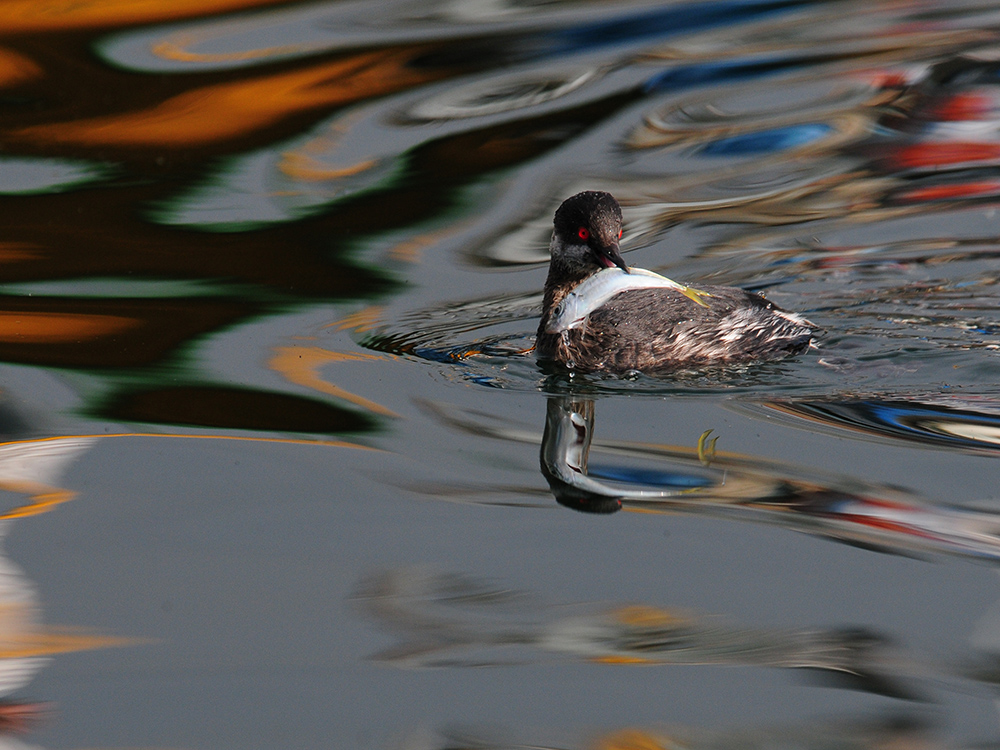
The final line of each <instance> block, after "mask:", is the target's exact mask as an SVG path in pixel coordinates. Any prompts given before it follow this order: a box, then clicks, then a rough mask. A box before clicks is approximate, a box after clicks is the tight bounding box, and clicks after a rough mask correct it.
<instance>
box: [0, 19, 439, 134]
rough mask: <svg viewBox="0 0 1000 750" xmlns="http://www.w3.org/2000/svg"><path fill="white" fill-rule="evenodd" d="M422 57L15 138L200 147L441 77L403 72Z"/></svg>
mask: <svg viewBox="0 0 1000 750" xmlns="http://www.w3.org/2000/svg"><path fill="white" fill-rule="evenodd" d="M0 23H2V21H0ZM421 51H423V50H422V48H421V49H420V50H414V49H408V50H405V51H400V50H381V51H377V52H369V53H365V54H359V55H355V56H353V57H350V58H347V59H341V60H337V61H335V62H327V63H323V64H321V65H315V66H313V67H311V68H307V69H305V70H294V71H291V72H286V73H276V74H274V75H269V76H258V77H256V78H252V79H249V80H244V81H233V82H229V83H221V84H216V85H213V86H204V87H202V88H199V89H195V90H193V91H187V92H185V93H183V94H179V95H177V96H175V97H172V98H170V99H167V100H166V101H164V102H162V103H161V104H158V105H157V106H155V107H152V108H150V109H145V110H141V111H139V112H128V113H124V114H118V115H110V116H107V117H94V118H91V119H89V120H72V121H69V122H60V123H50V124H45V125H35V126H32V127H29V128H25V129H23V130H19V131H15V132H14V133H13V135H14V136H16V137H20V138H24V139H27V140H30V141H33V142H37V143H51V142H57V143H74V144H79V145H87V146H95V145H118V146H135V147H160V148H162V147H170V148H181V147H189V146H205V145H208V144H212V143H216V142H218V141H222V140H226V139H229V138H235V137H238V136H242V135H246V134H247V133H250V132H252V131H254V130H257V129H259V128H264V127H268V126H270V125H274V124H276V123H278V122H280V121H281V120H282V119H284V118H286V117H289V116H290V115H295V114H300V113H302V112H306V111H308V110H312V109H317V108H322V107H333V106H339V105H343V104H347V103H349V102H354V101H358V100H361V99H366V98H369V97H372V96H377V95H381V94H386V93H389V92H392V91H398V90H400V89H404V88H407V87H409V86H413V85H416V84H420V83H425V82H427V81H428V80H430V79H432V78H435V77H439V76H440V75H441V74H435V73H431V72H429V71H426V70H424V71H418V70H416V69H412V68H409V67H407V64H408V63H409V62H410V60H412V59H413V58H414V57H415V56H416V55H417V54H419V52H421Z"/></svg>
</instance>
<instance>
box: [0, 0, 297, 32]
mask: <svg viewBox="0 0 1000 750" xmlns="http://www.w3.org/2000/svg"><path fill="white" fill-rule="evenodd" d="M287 2H288V0H4V2H3V3H2V4H0V29H3V31H4V32H6V33H8V34H9V33H12V32H25V31H55V30H63V29H82V28H92V27H94V26H126V25H130V24H136V23H150V22H154V21H169V20H176V19H180V18H191V17H197V16H205V15H208V14H210V13H221V12H225V11H233V10H243V9H246V8H258V7H261V6H266V5H281V4H285V3H287Z"/></svg>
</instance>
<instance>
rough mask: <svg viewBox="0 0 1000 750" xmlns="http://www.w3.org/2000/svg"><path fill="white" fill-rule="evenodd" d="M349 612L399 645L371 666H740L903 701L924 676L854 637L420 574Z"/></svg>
mask: <svg viewBox="0 0 1000 750" xmlns="http://www.w3.org/2000/svg"><path fill="white" fill-rule="evenodd" d="M355 601H356V603H357V604H358V606H359V608H360V609H361V610H362V611H363V612H364V613H365V614H366V615H368V616H369V617H370V618H372V619H373V620H375V621H377V622H378V623H379V624H380V625H382V626H383V627H385V628H387V629H389V630H391V631H392V632H393V633H395V634H396V635H397V636H398V638H399V640H398V643H397V644H396V645H394V646H392V647H390V648H388V649H385V650H384V651H382V652H380V653H379V654H377V655H376V656H375V657H374V658H375V659H376V660H377V661H381V662H383V663H386V664H391V665H392V666H396V667H408V668H419V667H457V666H464V667H470V666H476V667H482V666H496V665H502V664H507V665H509V664H516V663H531V662H537V661H540V660H545V659H547V658H560V657H561V658H563V659H565V658H569V659H576V660H583V661H589V662H595V663H601V664H619V665H666V664H689V665H690V664H702V665H730V666H733V665H741V666H756V667H771V668H780V669H799V670H803V669H804V670H816V673H822V674H823V676H824V678H825V679H824V682H827V683H833V684H835V685H837V686H844V687H850V688H854V689H859V690H864V691H867V692H872V693H878V694H880V695H888V696H892V697H896V698H906V699H915V698H919V697H921V696H920V691H919V690H918V689H917V688H916V687H915V680H914V678H915V677H917V676H923V673H925V672H926V671H927V669H928V667H927V666H926V665H919V664H916V663H911V662H910V661H909V660H908V659H907V658H906V657H905V656H903V655H902V654H900V653H899V652H898V651H897V649H896V648H895V647H894V646H893V645H892V644H891V643H890V642H889V641H888V639H886V638H884V637H882V636H880V635H879V634H877V633H874V632H871V631H869V630H865V629H861V628H810V629H792V628H742V627H734V626H728V625H724V624H720V623H719V621H718V620H717V618H715V617H708V616H702V615H698V614H695V613H692V612H689V611H686V610H680V609H664V608H661V607H656V606H652V605H647V604H630V605H625V604H617V605H616V604H611V605H593V604H583V603H578V604H570V605H567V604H565V603H559V604H553V603H548V602H544V601H541V600H539V599H538V598H537V597H534V596H530V595H528V594H525V593H521V592H516V591H512V590H510V589H508V588H505V587H503V586H498V585H493V584H490V583H487V582H483V581H479V580H475V579H472V578H469V577H466V576H461V575H456V574H450V573H441V572H437V571H434V570H431V569H426V568H420V567H405V568H396V569H391V570H386V571H382V572H379V573H376V574H373V575H370V576H368V577H367V578H365V579H364V580H363V581H362V582H361V583H360V584H359V586H358V589H357V592H356V594H355ZM568 612H572V614H568Z"/></svg>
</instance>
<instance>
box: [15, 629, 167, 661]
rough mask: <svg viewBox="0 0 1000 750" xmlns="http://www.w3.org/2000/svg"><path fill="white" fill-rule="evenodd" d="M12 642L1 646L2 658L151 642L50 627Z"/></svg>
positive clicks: (21, 634) (49, 654)
mask: <svg viewBox="0 0 1000 750" xmlns="http://www.w3.org/2000/svg"><path fill="white" fill-rule="evenodd" d="M9 640H10V641H11V642H8V643H7V644H0V659H23V658H25V657H30V656H51V655H52V654H66V653H70V652H72V651H89V650H91V649H95V648H110V647H112V646H137V645H140V644H143V643H149V642H150V641H149V639H146V638H116V637H114V636H107V635H94V634H92V633H86V632H83V631H76V630H73V629H69V628H58V629H56V628H48V629H47V632H46V631H43V632H39V633H20V634H18V636H17V637H16V638H12V639H9Z"/></svg>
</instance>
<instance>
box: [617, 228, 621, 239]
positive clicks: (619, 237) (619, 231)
mask: <svg viewBox="0 0 1000 750" xmlns="http://www.w3.org/2000/svg"><path fill="white" fill-rule="evenodd" d="M621 238H622V230H620V229H619V230H618V239H621Z"/></svg>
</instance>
